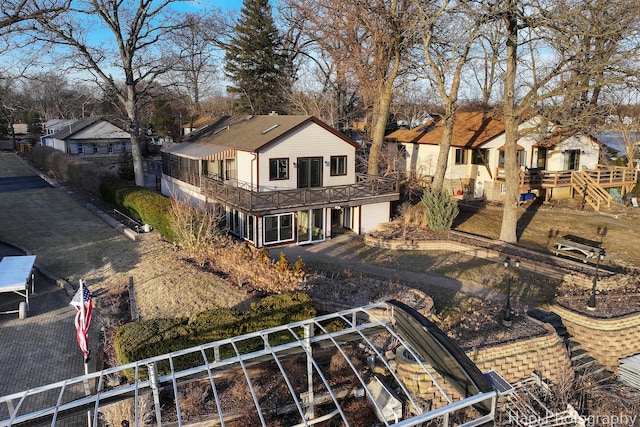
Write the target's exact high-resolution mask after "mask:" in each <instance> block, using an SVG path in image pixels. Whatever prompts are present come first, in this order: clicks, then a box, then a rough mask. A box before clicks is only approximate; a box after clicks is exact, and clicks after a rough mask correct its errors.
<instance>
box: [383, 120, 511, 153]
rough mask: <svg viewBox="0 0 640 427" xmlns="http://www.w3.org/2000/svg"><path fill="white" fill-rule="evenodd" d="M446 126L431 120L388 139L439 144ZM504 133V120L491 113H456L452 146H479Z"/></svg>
mask: <svg viewBox="0 0 640 427" xmlns="http://www.w3.org/2000/svg"><path fill="white" fill-rule="evenodd" d="M443 131H444V128H443V126H442V121H438V122H436V121H431V122H428V123H426V124H422V125H420V126H418V127H415V128H413V129H403V130H397V131H395V132H393V133H391V134H389V135H387V137H386V139H387V140H389V141H394V142H399V143H414V144H431V145H439V144H440V143H441V142H442V134H443ZM503 133H504V122H502V120H500V119H497V118H496V117H494V116H493V115H492V114H491V113H483V112H470V113H458V114H456V121H455V124H454V126H453V133H452V137H451V146H452V147H466V148H475V147H478V146H480V145H482V144H484V143H486V142H488V141H490V140H492V139H494V138H495V137H497V136H499V135H501V134H503Z"/></svg>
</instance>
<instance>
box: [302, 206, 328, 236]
mask: <svg viewBox="0 0 640 427" xmlns="http://www.w3.org/2000/svg"><path fill="white" fill-rule="evenodd" d="M324 236H325V233H324V209H311V210H308V211H298V243H311V242H317V241H319V240H324Z"/></svg>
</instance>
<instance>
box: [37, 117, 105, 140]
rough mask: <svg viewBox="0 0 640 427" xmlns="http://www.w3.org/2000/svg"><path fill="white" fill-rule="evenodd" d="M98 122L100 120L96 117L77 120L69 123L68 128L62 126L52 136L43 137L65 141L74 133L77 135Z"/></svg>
mask: <svg viewBox="0 0 640 427" xmlns="http://www.w3.org/2000/svg"><path fill="white" fill-rule="evenodd" d="M98 120H100V118H98V117H85V118H83V119H79V120H76V121H75V122H72V123H70V124H69V126H63V127H62V128H61V129H60V130H59V131H57V132H56V133H54V134H52V135H45V136H46V137H52V138H56V139H61V140H62V139H66V138H68V137H70V136H71V135H73V134H74V133H77V132H79V131H81V130H82V129H84V128H86V127H88V126H91V125H92V124H94V123H95V122H97V121H98Z"/></svg>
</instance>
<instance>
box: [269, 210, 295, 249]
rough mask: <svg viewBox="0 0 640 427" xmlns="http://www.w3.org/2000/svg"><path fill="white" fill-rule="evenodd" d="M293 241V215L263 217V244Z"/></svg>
mask: <svg viewBox="0 0 640 427" xmlns="http://www.w3.org/2000/svg"><path fill="white" fill-rule="evenodd" d="M292 239H293V214H290V213H289V214H282V215H269V216H265V217H264V243H265V244H268V243H279V242H286V241H290V240H292Z"/></svg>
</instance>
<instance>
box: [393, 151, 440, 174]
mask: <svg viewBox="0 0 640 427" xmlns="http://www.w3.org/2000/svg"><path fill="white" fill-rule="evenodd" d="M400 145H404V147H405V152H406V154H405V160H404V161H405V165H404V166H405V167H404V168H403V170H406V171H407V172H409V173H415V174H416V175H417V176H433V174H434V173H435V171H436V164H437V162H438V150H439V147H438V146H437V145H428V144H413V143H405V144H400Z"/></svg>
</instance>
